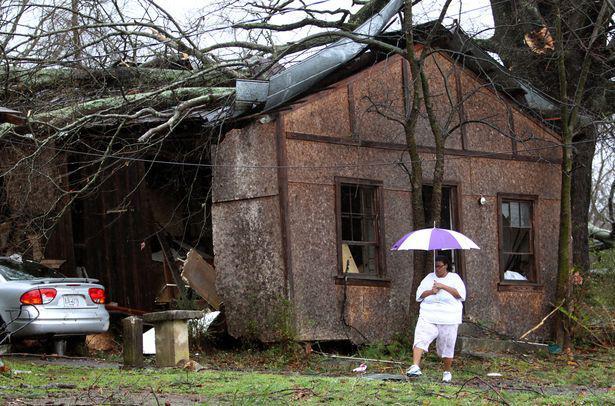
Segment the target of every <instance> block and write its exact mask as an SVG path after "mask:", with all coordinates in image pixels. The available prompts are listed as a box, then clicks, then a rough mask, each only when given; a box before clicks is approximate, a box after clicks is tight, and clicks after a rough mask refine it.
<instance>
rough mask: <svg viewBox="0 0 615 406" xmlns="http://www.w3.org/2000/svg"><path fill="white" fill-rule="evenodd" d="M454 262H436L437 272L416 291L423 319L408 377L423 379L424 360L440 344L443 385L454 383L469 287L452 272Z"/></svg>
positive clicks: (443, 258) (440, 258)
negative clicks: (434, 341)
mask: <svg viewBox="0 0 615 406" xmlns="http://www.w3.org/2000/svg"><path fill="white" fill-rule="evenodd" d="M449 266H450V261H449V259H448V258H447V257H446V256H444V255H438V256H437V257H436V258H435V267H436V270H435V272H432V273H430V274H429V275H427V276H426V277H425V278H424V279H423V280H422V281H421V284H420V285H419V288H418V289H417V291H416V301H417V302H421V307H420V312H419V319H418V321H417V323H416V328H415V330H414V345H413V347H412V359H413V362H414V363H413V364H412V366H410V368H408V370H407V371H406V375H407V376H410V377H416V376H419V375H421V368H420V367H419V365H420V363H421V357H422V356H423V352H427V351H428V349H429V345H430V344H431V342H432V341H433V340H436V352H437V354H438V355H439V356H440V357H442V360H443V361H444V373H443V375H442V381H443V382H450V381H451V379H452V374H451V366H452V364H453V356H454V353H455V341H457V327H458V326H459V324H461V314H462V311H463V304H462V302H463V301H464V300H465V299H466V287H465V285H464V283H463V281H462V280H461V278H460V277H459V275H457V274H456V273H452V272H449Z"/></svg>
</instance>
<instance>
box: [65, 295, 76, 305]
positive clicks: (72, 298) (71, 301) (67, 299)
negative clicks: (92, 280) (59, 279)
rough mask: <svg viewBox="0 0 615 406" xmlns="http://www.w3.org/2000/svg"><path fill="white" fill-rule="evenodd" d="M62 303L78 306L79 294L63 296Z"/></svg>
mask: <svg viewBox="0 0 615 406" xmlns="http://www.w3.org/2000/svg"><path fill="white" fill-rule="evenodd" d="M62 303H63V304H64V307H79V296H76V295H69V296H63V297H62Z"/></svg>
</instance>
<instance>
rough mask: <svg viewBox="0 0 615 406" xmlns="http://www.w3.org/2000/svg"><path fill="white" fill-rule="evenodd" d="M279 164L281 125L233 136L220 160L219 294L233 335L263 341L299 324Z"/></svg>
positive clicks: (216, 191) (216, 156)
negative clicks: (289, 281)
mask: <svg viewBox="0 0 615 406" xmlns="http://www.w3.org/2000/svg"><path fill="white" fill-rule="evenodd" d="M277 160H278V156H277V152H276V139H275V124H274V123H270V124H260V123H257V124H254V125H252V126H249V127H247V128H244V129H239V130H233V131H231V132H229V133H228V134H226V135H225V138H224V141H223V143H222V144H221V145H220V146H219V147H218V148H217V149H216V150H215V151H214V153H213V156H212V162H214V164H215V165H216V167H215V169H214V176H213V179H214V182H213V197H212V199H213V207H212V216H213V240H214V258H215V267H216V290H217V291H218V293H219V294H220V296H221V298H222V301H223V302H224V306H225V310H226V321H227V326H228V330H229V333H230V334H231V335H233V336H244V337H250V338H259V339H261V340H263V341H270V340H275V339H278V338H280V335H288V334H290V332H289V329H290V328H291V327H292V326H291V325H289V324H288V322H289V319H288V317H287V314H288V310H289V303H288V301H287V296H286V291H287V290H286V276H285V263H284V253H283V238H282V230H281V218H280V216H281V211H280V202H279V193H278V186H279V185H278V178H277V172H278V171H277V168H276V166H277ZM263 167H264V168H263ZM259 168H261V169H259Z"/></svg>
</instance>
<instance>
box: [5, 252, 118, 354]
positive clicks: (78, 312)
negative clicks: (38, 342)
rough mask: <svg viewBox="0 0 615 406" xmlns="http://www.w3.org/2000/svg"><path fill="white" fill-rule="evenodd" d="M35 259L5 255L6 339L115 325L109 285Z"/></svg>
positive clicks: (82, 331)
mask: <svg viewBox="0 0 615 406" xmlns="http://www.w3.org/2000/svg"><path fill="white" fill-rule="evenodd" d="M96 282H98V281H97V280H96V279H88V278H67V277H65V276H64V275H62V274H60V273H58V272H57V271H55V270H53V269H51V268H47V267H45V266H43V265H41V264H39V263H37V262H34V261H26V260H21V259H20V258H18V259H13V258H12V257H11V258H9V257H0V344H2V342H5V343H7V342H8V341H10V338H11V337H25V336H40V335H47V336H71V335H84V334H90V333H101V332H104V331H107V329H108V328H109V313H108V312H107V310H106V309H105V304H104V303H105V289H104V287H103V286H102V285H100V284H98V283H96Z"/></svg>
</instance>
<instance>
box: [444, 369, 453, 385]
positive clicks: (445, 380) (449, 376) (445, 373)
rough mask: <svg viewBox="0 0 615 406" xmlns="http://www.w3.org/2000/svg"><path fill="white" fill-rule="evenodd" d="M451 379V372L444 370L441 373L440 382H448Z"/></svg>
mask: <svg viewBox="0 0 615 406" xmlns="http://www.w3.org/2000/svg"><path fill="white" fill-rule="evenodd" d="M452 379H453V374H451V373H450V372H448V371H444V373H443V374H442V382H450V381H451V380H452Z"/></svg>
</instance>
